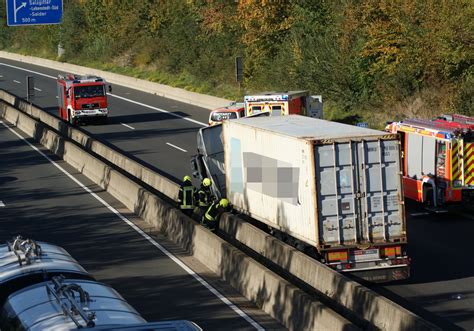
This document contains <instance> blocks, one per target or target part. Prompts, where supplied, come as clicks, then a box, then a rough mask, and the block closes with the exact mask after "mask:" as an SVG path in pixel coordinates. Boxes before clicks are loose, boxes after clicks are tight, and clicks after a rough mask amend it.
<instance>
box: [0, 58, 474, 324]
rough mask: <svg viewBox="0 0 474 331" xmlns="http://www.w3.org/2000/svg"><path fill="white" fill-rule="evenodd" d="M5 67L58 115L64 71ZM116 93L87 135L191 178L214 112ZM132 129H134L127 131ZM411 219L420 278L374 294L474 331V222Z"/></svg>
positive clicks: (411, 212) (16, 86)
mask: <svg viewBox="0 0 474 331" xmlns="http://www.w3.org/2000/svg"><path fill="white" fill-rule="evenodd" d="M0 62H1V63H3V65H0V75H2V76H3V77H0V88H4V89H6V90H8V91H10V92H12V93H15V94H17V95H19V96H25V93H26V91H25V89H26V87H25V85H24V81H25V76H26V75H33V76H35V77H36V78H35V79H36V86H37V87H38V88H40V89H41V91H38V94H37V98H36V101H35V103H36V104H38V105H39V106H42V107H45V108H46V109H47V110H48V111H49V112H51V113H54V114H56V112H57V107H56V99H55V93H56V90H55V81H54V79H52V78H54V77H56V74H57V72H55V71H54V70H50V69H45V68H42V67H37V66H31V65H26V64H23V63H17V62H14V61H7V60H3V59H0ZM13 66H14V67H13ZM15 67H21V68H23V70H22V69H18V68H15ZM25 70H30V71H25ZM31 71H35V72H38V73H41V74H42V75H37V74H35V73H32V72H31ZM43 75H47V76H43ZM14 80H16V81H17V82H19V83H16V82H14ZM113 88H114V90H113V93H112V94H113V95H114V97H112V98H111V100H110V104H111V109H112V115H111V116H112V117H111V123H110V124H108V125H105V126H103V125H89V126H85V127H83V129H84V130H86V131H88V132H89V133H92V134H94V135H95V136H96V137H98V138H99V139H105V140H107V141H108V142H109V143H111V144H114V145H116V146H117V147H119V148H120V149H122V150H124V151H126V152H127V153H129V154H130V155H133V156H134V157H135V158H137V159H140V160H142V161H143V162H145V163H147V164H149V165H151V166H152V168H154V169H158V170H159V171H160V172H161V173H165V174H167V175H168V176H169V177H170V178H174V179H177V178H181V177H182V176H183V175H184V174H187V173H189V158H190V156H191V155H192V154H193V153H194V152H195V150H196V147H195V141H196V131H197V130H198V129H199V127H200V124H199V123H196V122H190V120H193V121H197V122H201V123H202V124H204V123H205V122H206V121H207V117H208V110H206V109H202V108H199V107H195V106H190V105H187V104H183V103H179V102H176V101H172V100H167V99H164V98H160V97H157V96H154V95H151V94H147V93H143V92H139V91H135V90H131V89H128V88H126V87H122V86H114V87H113ZM126 99H129V100H132V101H127V100H126ZM137 102H139V103H142V104H145V105H147V106H145V105H139V104H137ZM150 107H155V108H159V109H162V110H165V111H168V112H170V113H173V114H175V115H176V116H182V117H183V118H178V117H175V116H173V115H170V114H167V113H162V112H159V111H157V110H156V109H155V108H150ZM127 125H128V126H131V127H133V129H130V128H127ZM169 144H173V145H175V146H176V147H179V148H181V149H182V150H185V151H186V152H184V151H182V150H179V149H177V148H175V147H172V146H170V145H169ZM407 215H408V239H409V244H408V247H409V254H410V256H411V257H412V259H413V260H412V277H411V278H410V279H409V280H408V281H404V282H397V283H393V284H386V285H383V286H378V285H376V286H372V287H373V288H374V289H375V290H377V291H379V292H381V293H383V294H384V295H386V296H388V297H390V298H392V299H394V300H395V301H397V302H399V303H401V304H403V305H404V306H405V307H407V308H408V309H410V310H413V311H415V312H417V313H419V314H421V315H426V316H427V317H428V318H429V319H431V320H434V321H435V322H438V324H440V325H443V326H444V327H445V328H449V329H451V328H454V325H456V326H459V327H461V328H464V329H467V330H473V329H474V263H473V262H474V258H473V257H472V247H471V242H472V239H471V238H472V234H473V233H474V220H472V219H471V218H469V217H466V216H456V215H455V214H449V215H444V216H433V215H425V214H423V211H421V210H419V208H418V207H417V206H416V205H412V204H409V205H408V208H407ZM415 215H416V216H415Z"/></svg>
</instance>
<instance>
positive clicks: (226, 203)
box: [219, 198, 229, 208]
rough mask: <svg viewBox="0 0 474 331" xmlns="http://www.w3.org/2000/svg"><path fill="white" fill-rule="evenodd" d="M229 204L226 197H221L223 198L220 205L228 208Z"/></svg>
mask: <svg viewBox="0 0 474 331" xmlns="http://www.w3.org/2000/svg"><path fill="white" fill-rule="evenodd" d="M228 205H229V200H227V199H225V198H224V199H221V200H220V201H219V206H221V207H223V208H227V206H228Z"/></svg>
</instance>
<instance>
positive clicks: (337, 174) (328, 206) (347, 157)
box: [314, 142, 361, 246]
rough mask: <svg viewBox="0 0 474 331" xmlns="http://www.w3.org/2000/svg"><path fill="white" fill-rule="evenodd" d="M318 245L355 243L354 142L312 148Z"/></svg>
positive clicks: (357, 211)
mask: <svg viewBox="0 0 474 331" xmlns="http://www.w3.org/2000/svg"><path fill="white" fill-rule="evenodd" d="M314 155H315V165H316V191H317V193H318V194H317V196H318V199H317V201H318V219H319V238H320V244H322V245H329V246H338V245H342V244H353V243H356V242H357V240H358V237H359V235H358V234H357V231H358V225H357V222H358V220H359V219H360V217H361V210H360V202H359V200H358V194H359V192H358V189H357V187H358V185H359V184H358V181H359V179H358V175H357V172H358V168H357V145H356V143H354V142H347V143H334V144H328V145H316V146H315V153H314Z"/></svg>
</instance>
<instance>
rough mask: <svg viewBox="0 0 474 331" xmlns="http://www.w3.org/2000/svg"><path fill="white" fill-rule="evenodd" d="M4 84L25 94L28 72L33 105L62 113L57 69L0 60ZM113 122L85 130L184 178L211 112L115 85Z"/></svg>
mask: <svg viewBox="0 0 474 331" xmlns="http://www.w3.org/2000/svg"><path fill="white" fill-rule="evenodd" d="M0 63H1V64H0V76H1V77H0V88H3V89H5V90H8V91H9V92H11V93H13V94H15V95H17V96H20V97H22V98H26V76H33V77H34V79H35V98H34V101H33V103H34V104H35V105H37V106H39V107H41V108H43V109H45V110H46V111H47V112H49V113H50V114H52V115H55V116H58V106H57V104H58V101H57V98H56V93H57V91H56V78H57V76H58V74H59V73H63V72H58V71H55V70H51V69H47V68H43V67H38V66H32V65H28V64H25V63H21V62H14V61H8V60H5V59H0ZM108 100H109V109H110V111H111V113H110V115H109V123H108V124H106V125H99V124H93V123H91V124H89V125H82V126H81V128H82V129H84V130H85V131H87V132H88V133H89V134H91V135H93V136H94V137H96V138H98V139H101V140H103V141H107V142H109V143H111V144H113V145H114V146H116V147H118V148H120V149H121V150H122V151H125V152H126V153H127V154H128V155H129V156H132V157H134V158H136V159H139V160H140V161H141V163H143V164H146V165H147V166H149V167H150V168H152V169H155V170H157V171H159V172H160V173H162V174H163V175H165V176H167V177H169V178H171V179H174V180H175V181H179V180H181V179H182V176H183V174H189V173H190V170H191V165H190V159H191V156H192V155H193V154H196V151H197V148H196V134H197V131H198V130H199V129H200V128H201V127H203V126H206V125H207V121H208V118H209V110H208V109H204V108H200V107H196V106H192V105H189V104H186V103H182V102H178V101H174V100H170V99H166V98H163V97H159V96H156V95H153V94H150V93H144V92H140V91H137V90H132V89H129V88H127V87H123V86H119V85H113V91H112V93H110V94H109V98H108Z"/></svg>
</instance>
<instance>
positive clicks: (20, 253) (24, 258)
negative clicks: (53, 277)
mask: <svg viewBox="0 0 474 331" xmlns="http://www.w3.org/2000/svg"><path fill="white" fill-rule="evenodd" d="M12 242H13V243H11V242H7V245H8V250H9V251H11V252H13V253H14V254H15V255H16V257H17V258H18V263H19V264H20V266H21V265H23V262H26V264H30V263H31V261H32V260H34V258H35V257H39V256H41V255H42V253H43V251H42V249H41V246H40V245H39V244H37V243H36V242H35V241H34V240H32V239H24V238H23V237H22V236H21V235H17V236H16V237H14V238H13V240H12Z"/></svg>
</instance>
